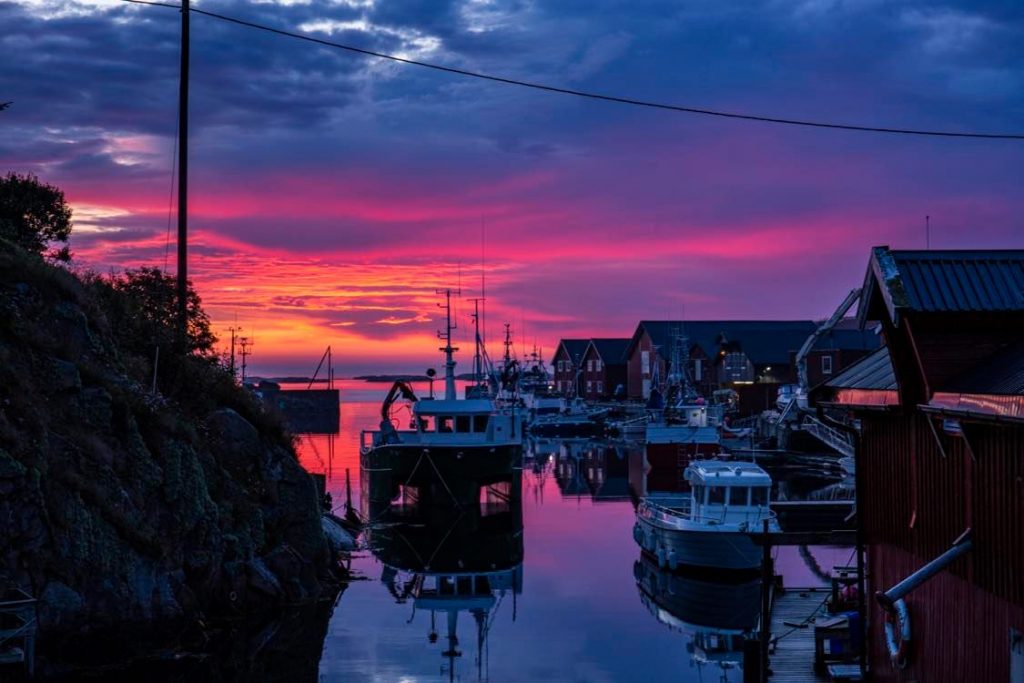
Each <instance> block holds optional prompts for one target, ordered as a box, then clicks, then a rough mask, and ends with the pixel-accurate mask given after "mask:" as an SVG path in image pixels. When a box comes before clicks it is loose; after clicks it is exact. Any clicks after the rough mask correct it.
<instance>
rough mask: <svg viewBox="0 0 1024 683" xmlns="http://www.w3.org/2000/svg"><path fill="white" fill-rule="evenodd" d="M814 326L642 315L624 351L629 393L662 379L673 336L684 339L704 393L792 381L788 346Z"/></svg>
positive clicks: (693, 376)
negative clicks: (650, 318)
mask: <svg viewBox="0 0 1024 683" xmlns="http://www.w3.org/2000/svg"><path fill="white" fill-rule="evenodd" d="M814 329H815V325H814V323H813V322H811V321H810V320H720V321H713V320H691V321H670V320H643V321H641V322H640V324H639V325H637V328H636V331H635V332H634V333H633V337H632V339H631V340H630V344H629V347H628V349H627V352H626V353H627V368H628V369H627V375H628V377H627V379H628V393H629V397H630V398H634V399H646V398H647V397H648V396H649V395H650V391H651V387H652V385H653V384H656V383H657V384H663V383H664V382H665V379H666V377H667V376H668V373H669V372H671V367H670V363H669V361H670V358H671V355H672V353H671V344H672V342H673V338H678V337H679V336H683V337H685V338H686V339H687V340H688V343H689V353H688V354H685V355H686V362H687V370H688V372H689V377H690V381H691V382H692V383H693V384H694V386H695V387H696V388H697V390H698V392H700V393H701V394H703V395H704V396H710V394H711V392H712V391H715V390H716V389H719V388H724V387H735V386H736V385H747V384H755V383H761V384H778V383H784V382H792V381H794V380H795V374H796V373H795V371H794V369H793V366H792V362H793V361H792V352H793V351H795V350H796V349H799V348H800V346H801V345H802V344H803V343H804V341H805V340H806V339H807V337H808V336H809V335H810V334H811V332H813V331H814ZM771 398H772V400H774V394H773V395H772V397H771Z"/></svg>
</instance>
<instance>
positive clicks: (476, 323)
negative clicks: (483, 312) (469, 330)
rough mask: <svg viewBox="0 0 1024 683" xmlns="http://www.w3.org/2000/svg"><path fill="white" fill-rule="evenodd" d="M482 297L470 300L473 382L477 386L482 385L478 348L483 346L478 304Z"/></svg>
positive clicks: (481, 367) (480, 358) (481, 360)
mask: <svg viewBox="0 0 1024 683" xmlns="http://www.w3.org/2000/svg"><path fill="white" fill-rule="evenodd" d="M483 300H484V299H483V297H478V298H476V299H470V301H472V302H473V329H474V333H475V334H474V337H475V339H474V342H475V346H474V348H475V351H474V353H473V381H474V382H476V384H477V386H480V385H481V384H483V374H484V368H483V359H482V357H481V353H480V347H481V346H483V341H482V339H481V338H480V304H481V303H482V302H483Z"/></svg>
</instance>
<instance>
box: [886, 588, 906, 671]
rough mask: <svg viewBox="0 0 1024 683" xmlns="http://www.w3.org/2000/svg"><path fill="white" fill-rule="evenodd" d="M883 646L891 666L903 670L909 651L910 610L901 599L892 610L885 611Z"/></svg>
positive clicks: (894, 604)
mask: <svg viewBox="0 0 1024 683" xmlns="http://www.w3.org/2000/svg"><path fill="white" fill-rule="evenodd" d="M885 644H886V646H887V647H888V648H889V658H890V659H891V660H892V663H893V666H895V667H897V668H899V669H903V668H905V667H906V666H907V651H908V650H909V649H910V609H909V608H908V607H907V603H905V602H903V600H902V599H900V600H897V601H896V602H894V603H893V605H892V609H887V610H885Z"/></svg>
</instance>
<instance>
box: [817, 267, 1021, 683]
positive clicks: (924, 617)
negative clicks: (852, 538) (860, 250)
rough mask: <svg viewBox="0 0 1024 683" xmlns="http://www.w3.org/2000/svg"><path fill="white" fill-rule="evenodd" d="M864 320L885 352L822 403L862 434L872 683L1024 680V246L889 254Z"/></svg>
mask: <svg viewBox="0 0 1024 683" xmlns="http://www.w3.org/2000/svg"><path fill="white" fill-rule="evenodd" d="M858 316H859V319H860V322H861V324H862V326H865V327H866V326H867V324H868V321H869V320H878V321H880V325H881V334H882V336H883V338H884V341H885V347H883V348H882V349H879V350H877V351H875V352H873V353H871V354H870V355H868V356H867V357H865V358H864V359H862V360H861V361H860V362H858V363H855V364H854V365H852V366H850V367H849V368H847V369H846V370H845V371H843V372H840V373H837V374H836V375H835V376H834V377H833V378H832V379H830V380H828V381H826V383H825V385H823V386H821V387H818V388H816V389H815V390H814V391H813V392H812V396H811V398H812V400H815V401H816V402H817V403H818V405H819V406H823V407H825V408H826V409H827V410H830V411H833V412H835V413H837V414H842V415H852V416H853V417H855V418H856V420H857V421H856V422H855V423H853V424H855V425H858V426H859V438H858V445H857V449H856V476H857V488H858V502H857V511H858V522H859V524H860V527H861V533H862V535H863V539H864V543H865V546H866V555H867V558H866V562H867V591H866V593H867V595H868V596H874V595H875V594H876V593H884V592H886V591H889V593H887V594H886V596H887V597H883V598H881V599H878V600H876V599H874V598H873V597H872V598H870V599H869V602H868V623H869V630H868V651H869V656H870V666H871V672H872V678H873V680H875V681H911V680H917V681H1013V682H1016V681H1021V680H1024V251H894V250H890V249H889V248H887V247H876V248H875V249H874V250H873V251H872V253H871V258H870V261H869V264H868V270H867V275H866V278H865V281H864V288H863V291H862V294H861V302H860V308H859V310H858ZM947 552H948V554H946V553H947ZM939 558H941V560H940V561H939V562H938V563H937V565H936V566H937V567H938V568H939V570H938V573H937V574H935V575H934V576H933V577H932V578H930V579H927V580H923V581H920V580H921V579H923V578H924V576H923V575H922V574H919V573H918V572H919V570H920V569H921V568H922V567H923V566H925V565H926V564H927V563H930V562H932V561H934V560H938V559H939ZM908 578H911V582H910V584H909V586H908V587H909V588H910V590H909V592H906V593H905V594H903V593H902V591H892V590H891V589H893V588H894V587H896V586H897V584H900V582H903V581H904V580H905V579H908ZM918 581H920V583H918ZM904 585H907V584H904ZM897 599H902V603H896V604H893V601H895V600H897ZM903 607H905V608H906V610H907V613H909V620H908V621H907V622H906V624H908V625H903V624H901V623H899V615H900V614H901V609H902V608H903ZM887 621H888V622H890V624H893V625H891V626H890V633H891V634H892V636H893V638H892V643H891V647H890V644H889V642H887V637H886V632H885V624H886V622H887ZM904 629H906V633H903V631H904ZM901 635H905V636H908V637H907V638H906V639H905V640H904V639H902V638H901V637H900V636H901Z"/></svg>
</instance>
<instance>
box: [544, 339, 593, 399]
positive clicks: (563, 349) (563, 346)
mask: <svg viewBox="0 0 1024 683" xmlns="http://www.w3.org/2000/svg"><path fill="white" fill-rule="evenodd" d="M589 343H590V340H589V339H562V340H561V341H559V342H558V346H557V347H556V348H555V356H554V358H553V359H552V361H551V367H552V368H553V373H554V381H555V391H556V392H557V393H559V394H565V395H566V396H575V395H576V381H577V373H578V372H579V371H580V368H582V367H583V354H584V353H586V351H587V345H588V344H589ZM579 392H580V395H581V396H582V395H583V388H582V387H581V388H580V390H579Z"/></svg>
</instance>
